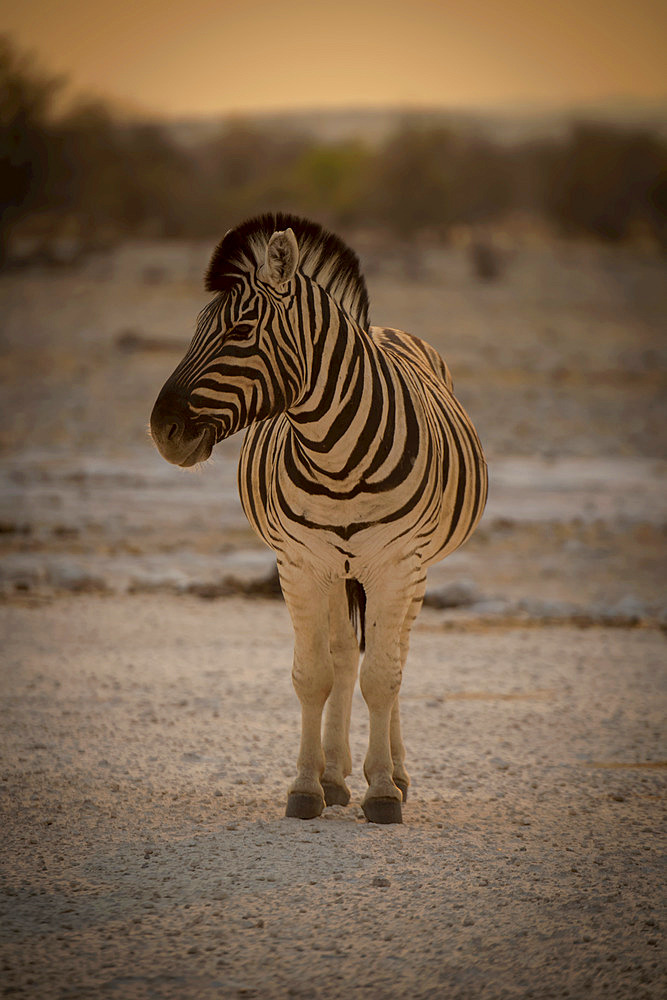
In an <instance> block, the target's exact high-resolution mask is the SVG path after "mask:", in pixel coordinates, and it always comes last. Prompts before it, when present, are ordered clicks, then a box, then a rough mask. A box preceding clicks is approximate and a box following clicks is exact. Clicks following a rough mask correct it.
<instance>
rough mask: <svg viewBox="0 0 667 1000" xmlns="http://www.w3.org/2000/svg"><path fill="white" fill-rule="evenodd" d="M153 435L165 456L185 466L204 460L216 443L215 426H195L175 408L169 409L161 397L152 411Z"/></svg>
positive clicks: (168, 459) (172, 462)
mask: <svg viewBox="0 0 667 1000" xmlns="http://www.w3.org/2000/svg"><path fill="white" fill-rule="evenodd" d="M193 430H194V433H192V431H193ZM151 437H152V438H153V441H154V442H155V445H156V447H157V449H158V451H159V452H160V454H161V455H162V457H163V458H164V459H166V460H167V462H171V464H172V465H180V466H181V467H182V468H189V467H190V466H192V465H197V464H198V463H199V462H205V461H206V459H207V458H209V456H210V454H211V451H212V450H213V445H214V444H215V433H214V431H213V428H211V427H204V428H203V430H199V429H192V428H191V427H189V426H188V423H187V422H186V421H185V420H184V419H183V418H182V417H181V416H180V415H179V414H177V413H176V412H175V411H174V410H171V412H167V411H166V409H165V407H164V406H162V405H160V401H158V403H156V405H155V407H154V408H153V412H152V414H151Z"/></svg>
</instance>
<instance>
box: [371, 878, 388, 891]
mask: <svg viewBox="0 0 667 1000" xmlns="http://www.w3.org/2000/svg"><path fill="white" fill-rule="evenodd" d="M373 885H377V886H380V887H381V888H383V889H384V888H386V887H387V886H388V885H391V882H390V881H389V879H388V878H385V877H384V875H376V876H375V878H374V879H373Z"/></svg>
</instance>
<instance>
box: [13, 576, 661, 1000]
mask: <svg viewBox="0 0 667 1000" xmlns="http://www.w3.org/2000/svg"><path fill="white" fill-rule="evenodd" d="M0 624H1V628H2V634H3V636H4V637H5V648H4V656H3V660H2V668H1V669H2V673H1V675H0V691H1V694H2V715H1V744H0V747H1V752H2V772H1V778H2V780H1V781H0V810H1V829H2V845H1V852H2V869H3V885H4V889H3V892H2V895H1V896H0V907H1V909H0V914H1V916H0V940H1V946H0V984H1V985H0V992H1V993H2V994H3V995H5V996H12V997H17V998H30V1000H33V998H34V1000H42V998H44V1000H50V998H59V1000H60V998H63V1000H64V998H78V1000H83V998H86V1000H88V998H89V1000H97V998H118V1000H126V998H127V1000H135V998H137V1000H139V998H155V1000H162V998H164V1000H168V998H179V1000H180V998H183V1000H200V998H201V1000H208V998H227V997H258V998H273V997H276V998H283V997H285V998H287V997H301V998H306V997H312V998H323V1000H324V998H339V997H351V998H357V997H358V998H361V997H364V998H379V1000H390V998H391V1000H393V998H426V997H430V998H452V1000H454V998H470V1000H473V998H474V1000H478V998H480V1000H483V998H495V997H508V998H509V997H516V998H523V997H535V998H540V1000H546V998H552V997H553V998H555V997H573V998H584V997H585V998H589V997H592V998H596V997H606V998H609V997H619V998H626V997H627V998H633V1000H634V998H637V997H639V998H642V997H644V998H655V1000H658V998H660V997H663V996H664V995H665V993H664V987H665V966H664V954H665V952H664V938H663V936H662V931H661V927H660V924H661V920H662V915H663V914H664V890H663V888H662V887H663V886H664V866H662V865H661V854H660V851H661V847H662V846H664V830H665V828H666V827H665V822H664V820H665V815H664V814H665V799H664V778H665V761H666V758H667V752H666V750H665V746H664V742H663V743H661V740H662V739H664V728H663V723H664V708H665V701H664V662H665V659H664V657H665V640H664V635H663V634H662V633H661V632H660V631H659V630H657V629H648V628H645V629H632V630H630V629H612V630H604V629H599V628H592V629H575V628H571V627H552V628H546V627H542V628H523V629H522V628H507V627H503V626H502V625H499V626H498V627H495V628H481V627H480V628H475V627H474V624H473V625H470V624H469V625H468V627H466V628H462V627H458V626H452V625H451V623H450V624H449V625H447V619H446V618H445V617H444V616H443V613H442V612H436V611H433V610H426V611H425V612H424V613H423V614H422V617H421V618H420V620H419V622H418V625H417V627H416V628H415V631H414V639H413V646H412V651H411V655H410V660H409V664H408V669H407V671H406V676H405V680H404V686H403V708H404V711H403V714H404V720H405V722H404V728H405V737H406V743H407V746H408V753H409V759H408V764H409V767H410V771H411V774H412V779H413V785H412V787H411V790H410V799H409V801H408V803H407V805H406V807H405V811H404V818H405V822H404V825H403V826H400V827H377V826H372V825H369V824H367V823H365V822H364V821H363V817H362V814H361V812H360V809H359V807H358V804H359V801H360V798H361V796H362V794H363V789H364V784H363V779H362V777H361V762H362V759H363V753H364V745H365V739H366V718H365V707H364V705H363V702H362V700H361V696H360V695H359V694H358V693H357V700H356V701H355V706H354V715H353V757H354V766H355V772H354V775H353V777H352V780H351V787H352V790H353V798H352V803H351V805H350V806H349V807H347V808H346V809H343V808H341V807H334V808H333V809H328V810H326V811H325V813H324V815H323V816H322V817H321V818H320V819H318V820H314V821H311V822H302V821H299V820H287V819H284V818H282V811H283V804H284V797H285V790H286V786H287V784H288V782H289V780H290V778H291V775H292V774H293V768H294V761H295V756H296V751H297V742H298V714H299V713H298V706H297V701H296V698H295V696H294V694H293V692H292V689H291V684H290V676H289V675H290V658H291V630H290V626H289V622H288V619H287V614H286V610H285V607H284V605H283V604H282V603H281V602H278V601H268V600H255V601H250V600H243V599H240V598H234V599H228V600H218V601H209V602H206V601H201V600H199V599H197V598H195V597H175V596H172V595H168V594H159V595H141V596H134V597H128V596H125V597H119V596H104V597H95V596H79V597H61V598H58V599H55V600H52V601H50V602H42V601H40V600H35V599H31V600H30V602H28V599H24V601H23V602H22V600H21V599H20V598H17V599H16V600H14V601H10V602H8V603H5V604H3V605H2V606H0Z"/></svg>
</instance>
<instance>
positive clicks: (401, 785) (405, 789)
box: [394, 778, 408, 802]
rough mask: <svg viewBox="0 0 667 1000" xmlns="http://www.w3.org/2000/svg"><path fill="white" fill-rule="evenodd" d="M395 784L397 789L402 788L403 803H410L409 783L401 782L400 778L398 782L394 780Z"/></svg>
mask: <svg viewBox="0 0 667 1000" xmlns="http://www.w3.org/2000/svg"><path fill="white" fill-rule="evenodd" d="M394 784H395V785H396V787H397V788H400V790H401V795H402V796H403V801H404V802H407V801H408V783H407V781H401V780H400V778H399V779H398V780H397V779H396V778H394Z"/></svg>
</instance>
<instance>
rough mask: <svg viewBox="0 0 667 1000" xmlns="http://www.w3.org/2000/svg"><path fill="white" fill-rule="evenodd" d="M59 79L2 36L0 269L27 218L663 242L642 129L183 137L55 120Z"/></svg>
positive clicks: (67, 113) (84, 225) (78, 114)
mask: <svg viewBox="0 0 667 1000" xmlns="http://www.w3.org/2000/svg"><path fill="white" fill-rule="evenodd" d="M61 86H62V81H61V80H59V79H56V78H54V77H50V76H48V75H45V74H43V73H42V72H41V71H40V70H39V69H38V68H37V67H36V65H35V63H34V61H33V60H32V59H31V58H30V57H28V56H25V55H23V54H21V53H18V52H17V51H16V49H15V48H14V47H13V46H12V44H11V42H10V41H9V40H8V39H6V38H2V37H0V190H1V192H2V212H1V215H0V264H1V262H2V259H3V247H4V245H5V243H6V239H7V234H8V232H9V231H10V230H11V228H12V227H14V226H16V224H17V223H19V222H20V221H21V220H26V219H27V220H33V225H36V222H35V221H34V220H37V219H43V218H48V220H49V222H48V227H49V232H50V233H51V235H54V234H55V235H57V233H58V229H59V228H60V229H61V230H63V229H64V230H66V231H68V232H69V233H72V232H75V233H76V234H77V235H78V238H79V239H80V240H81V241H82V242H83V243H84V244H94V243H95V241H96V240H99V239H100V238H101V234H103V235H104V237H105V238H106V239H108V238H109V237H111V238H113V237H114V236H115V237H118V236H121V235H125V234H133V235H144V236H152V237H159V236H165V237H206V238H216V237H219V235H220V233H221V231H224V229H226V228H228V227H229V226H232V225H234V224H235V223H236V222H238V221H239V219H241V218H243V217H244V216H248V215H251V214H255V213H258V212H263V211H276V210H283V211H293V212H297V213H300V214H306V215H311V216H314V217H316V218H318V219H320V220H321V221H322V222H323V223H325V224H328V225H330V226H332V227H336V226H339V227H343V228H352V227H360V226H363V227H366V228H368V227H375V228H379V229H381V230H382V232H383V233H388V234H390V235H393V236H394V237H396V238H397V239H401V240H406V239H412V238H414V237H415V236H416V235H418V234H420V233H424V232H426V231H427V232H429V233H431V234H432V235H436V236H439V237H441V238H447V236H448V234H449V232H450V230H451V229H452V227H460V226H472V227H475V228H478V227H480V226H483V225H484V224H486V223H489V222H498V221H502V220H504V219H505V218H507V217H508V216H511V215H512V214H513V213H516V212H523V213H529V214H530V213H532V214H534V215H537V214H539V215H542V216H544V217H546V218H547V219H548V220H550V221H551V223H552V224H554V225H555V226H556V227H557V228H558V229H560V230H561V231H563V232H564V233H566V234H585V235H589V236H594V237H596V238H601V239H605V240H621V239H628V238H632V237H635V236H637V235H646V234H650V235H651V236H652V237H653V238H654V239H655V240H657V241H658V242H659V243H660V245H661V246H662V247H665V248H667V224H666V219H667V146H666V144H665V142H664V141H663V140H662V139H661V138H659V137H657V136H656V135H653V134H650V133H649V132H646V131H637V130H628V129H620V128H614V127H611V126H607V125H604V126H603V125H600V124H579V125H576V126H575V127H573V128H572V130H571V132H570V134H569V135H567V136H565V137H564V138H563V139H561V140H559V141H556V140H550V141H540V142H536V141H533V142H526V143H523V144H517V145H514V146H503V145H501V144H499V143H494V142H492V141H490V140H489V139H485V138H482V137H481V136H471V135H469V134H464V133H463V132H461V131H460V130H458V131H457V130H455V129H453V128H450V127H447V128H446V127H443V126H442V125H441V124H433V123H429V122H428V121H425V120H424V119H421V120H417V119H413V120H411V119H410V118H406V119H405V120H404V121H403V122H402V123H401V124H400V125H399V127H398V128H397V129H396V130H395V132H394V134H393V135H391V136H390V137H389V138H388V140H387V141H386V142H385V143H384V144H382V145H379V146H368V145H365V144H363V143H362V142H359V141H351V140H348V141H339V142H329V143H324V142H321V141H317V140H315V139H314V138H313V137H312V136H309V135H304V134H299V133H297V132H295V131H292V132H290V131H288V130H285V128H283V127H280V128H278V127H273V128H272V127H264V128H262V129H260V128H257V127H255V126H254V125H253V123H252V122H250V121H242V120H236V121H232V122H228V123H226V124H224V125H222V126H221V128H220V131H219V133H218V134H217V135H215V136H213V138H210V137H209V138H208V139H206V140H203V139H191V141H190V142H189V143H185V142H184V141H179V140H178V139H177V132H176V130H175V129H174V128H171V127H170V126H169V125H168V124H165V125H158V124H151V123H140V122H131V121H125V120H120V119H119V118H118V117H117V116H115V115H114V114H113V113H112V111H111V110H110V108H109V107H108V106H107V105H105V104H104V103H101V102H79V103H77V104H74V105H70V106H69V107H68V108H66V109H65V110H62V111H61V112H60V113H58V114H57V113H56V111H55V102H56V97H57V96H58V94H59V92H60V88H61ZM42 224H43V223H42Z"/></svg>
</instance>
